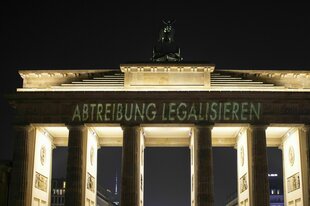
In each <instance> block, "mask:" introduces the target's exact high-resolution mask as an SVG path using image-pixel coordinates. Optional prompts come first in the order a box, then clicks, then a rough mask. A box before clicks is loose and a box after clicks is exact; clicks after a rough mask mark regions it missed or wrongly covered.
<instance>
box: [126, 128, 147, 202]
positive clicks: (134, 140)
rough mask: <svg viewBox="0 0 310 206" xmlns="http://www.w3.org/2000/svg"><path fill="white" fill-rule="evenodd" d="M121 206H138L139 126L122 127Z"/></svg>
mask: <svg viewBox="0 0 310 206" xmlns="http://www.w3.org/2000/svg"><path fill="white" fill-rule="evenodd" d="M122 128H123V154H122V191H121V205H122V206H139V205H142V204H143V203H141V202H140V184H139V183H140V178H141V171H140V164H141V154H140V153H141V152H142V151H141V135H140V127H139V126H123V127H122Z"/></svg>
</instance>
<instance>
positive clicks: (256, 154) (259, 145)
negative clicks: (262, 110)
mask: <svg viewBox="0 0 310 206" xmlns="http://www.w3.org/2000/svg"><path fill="white" fill-rule="evenodd" d="M266 129H267V126H266V125H252V126H251V132H252V135H251V136H252V141H251V142H252V145H251V147H250V148H251V150H252V151H251V154H252V158H251V159H252V168H251V170H252V178H251V180H252V184H250V185H252V205H253V206H261V205H264V206H268V205H269V182H268V161H267V149H266V148H267V145H266ZM251 180H250V181H251Z"/></svg>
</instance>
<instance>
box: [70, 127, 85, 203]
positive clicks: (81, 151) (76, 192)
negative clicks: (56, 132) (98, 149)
mask: <svg viewBox="0 0 310 206" xmlns="http://www.w3.org/2000/svg"><path fill="white" fill-rule="evenodd" d="M68 129H69V141H68V163H67V179H66V194H65V202H66V206H82V205H85V170H86V168H85V167H86V138H87V129H86V127H85V126H84V125H74V126H72V125H70V126H68Z"/></svg>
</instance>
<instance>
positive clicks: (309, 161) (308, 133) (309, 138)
mask: <svg viewBox="0 0 310 206" xmlns="http://www.w3.org/2000/svg"><path fill="white" fill-rule="evenodd" d="M305 133H306V144H307V146H306V148H307V149H306V151H307V169H308V170H307V176H308V203H310V125H306V126H305Z"/></svg>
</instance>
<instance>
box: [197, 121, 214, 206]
mask: <svg viewBox="0 0 310 206" xmlns="http://www.w3.org/2000/svg"><path fill="white" fill-rule="evenodd" d="M212 128H213V125H196V126H195V130H194V151H193V152H194V160H193V161H194V165H195V169H194V179H195V180H194V183H195V184H196V185H194V188H195V191H194V195H195V205H196V206H211V205H213V203H214V190H213V158H212V139H211V131H212Z"/></svg>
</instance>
